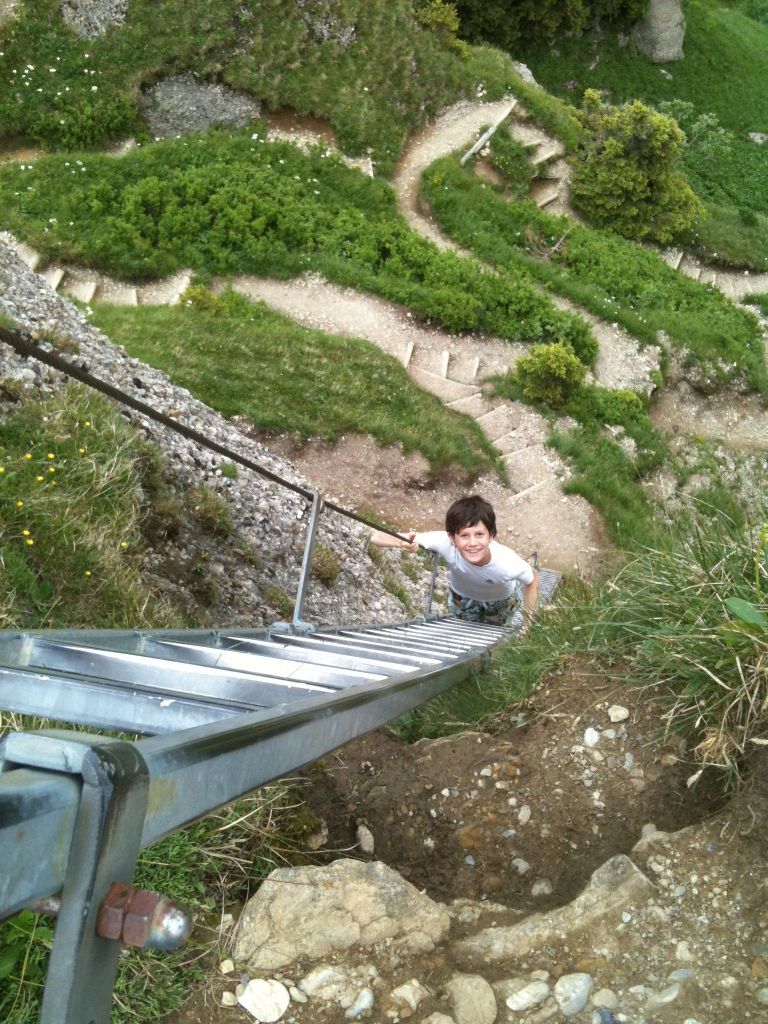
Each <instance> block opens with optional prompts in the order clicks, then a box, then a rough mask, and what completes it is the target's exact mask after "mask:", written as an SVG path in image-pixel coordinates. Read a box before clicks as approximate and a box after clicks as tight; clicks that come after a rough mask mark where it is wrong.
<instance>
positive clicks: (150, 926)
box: [96, 882, 192, 951]
mask: <svg viewBox="0 0 768 1024" xmlns="http://www.w3.org/2000/svg"><path fill="white" fill-rule="evenodd" d="M191 931H192V916H191V914H190V913H189V911H188V910H187V908H186V907H184V906H182V905H181V904H180V903H175V902H174V901H173V900H170V899H168V897H167V896H163V895H162V893H159V892H151V891H150V890H149V889H137V888H135V886H133V885H127V884H125V883H124V882H115V883H114V884H113V885H112V886H111V887H110V889H109V892H108V893H107V895H106V896H105V897H104V901H103V903H102V904H101V907H100V908H99V913H98V917H97V919H96V934H97V935H99V936H101V938H102V939H118V940H120V941H121V942H122V943H124V944H125V945H126V946H139V947H140V948H143V949H161V950H165V951H171V950H174V949H178V948H179V947H180V946H183V945H184V943H185V942H186V941H187V939H188V938H189V935H190V932H191Z"/></svg>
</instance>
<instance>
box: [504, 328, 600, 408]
mask: <svg viewBox="0 0 768 1024" xmlns="http://www.w3.org/2000/svg"><path fill="white" fill-rule="evenodd" d="M586 372H587V368H586V367H585V366H584V364H583V363H582V362H581V361H580V360H579V358H578V356H577V355H576V354H575V352H574V351H573V349H571V348H569V347H568V346H567V345H561V344H560V343H559V342H555V343H554V344H551V345H534V346H533V350H532V352H531V354H530V355H529V356H523V357H522V358H521V359H518V361H517V364H516V366H515V376H516V377H517V380H518V383H519V384H520V387H521V388H522V390H523V394H524V395H525V397H526V398H527V399H528V400H529V401H531V402H544V403H545V404H546V405H548V406H550V407H551V408H553V409H558V408H560V407H561V406H562V405H564V404H565V402H566V401H567V399H568V398H569V396H570V395H572V394H573V392H574V391H575V390H576V388H578V386H579V385H580V384H581V382H582V381H583V380H584V375H585V374H586Z"/></svg>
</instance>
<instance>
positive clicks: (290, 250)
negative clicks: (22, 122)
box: [0, 131, 594, 352]
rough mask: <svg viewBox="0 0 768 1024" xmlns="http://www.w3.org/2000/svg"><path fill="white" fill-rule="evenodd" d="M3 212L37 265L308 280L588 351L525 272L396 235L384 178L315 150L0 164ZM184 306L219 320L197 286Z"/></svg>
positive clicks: (228, 149)
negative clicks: (500, 270)
mask: <svg viewBox="0 0 768 1024" xmlns="http://www.w3.org/2000/svg"><path fill="white" fill-rule="evenodd" d="M81 156H82V155H81ZM83 168H84V170H83ZM5 202H7V206H8V209H9V211H10V212H9V214H8V220H7V223H8V227H9V228H12V229H13V230H15V231H17V232H18V233H19V234H21V235H24V236H25V237H26V238H28V239H29V240H30V241H31V242H32V243H33V244H35V245H36V246H38V247H39V248H41V249H42V250H44V251H45V253H46V255H49V256H51V257H52V258H56V259H60V258H61V254H62V252H63V251H66V252H67V253H68V254H69V258H70V259H71V260H73V261H76V262H84V263H87V264H88V265H91V266H98V267H100V268H102V269H104V270H105V271H107V272H111V273H113V274H115V275H117V276H121V277H128V278H133V279H144V280H146V279H148V278H155V277H162V276H165V275H166V274H169V273H172V272H173V271H175V270H179V269H181V268H184V267H191V268H193V269H194V270H195V271H196V272H197V273H201V274H209V275H212V274H234V273H255V274H264V275H269V276H280V277H291V276H294V275H296V274H299V273H303V272H305V271H309V270H315V271H317V272H319V273H322V274H323V275H325V276H326V277H328V278H331V279H333V280H335V281H337V282H339V283H341V284H345V285H351V286H354V287H356V288H360V289H366V290H369V291H373V292H375V293H376V294H379V295H382V296H384V297H385V298H387V299H390V300H392V301H395V302H400V303H403V304H405V305H408V306H410V308H412V309H413V310H414V311H415V312H417V313H419V314H421V315H422V316H423V317H428V318H430V319H432V320H434V321H436V322H437V323H442V324H445V325H446V326H447V327H448V328H449V329H452V330H462V331H465V330H477V329H479V330H483V331H486V332H488V333H490V334H494V335H496V336H498V337H504V338H508V339H510V340H532V341H563V342H570V343H571V344H572V345H573V347H574V349H575V350H576V351H579V352H581V351H582V350H583V349H584V347H585V346H588V345H589V344H590V340H589V331H588V329H587V328H586V326H585V325H584V323H583V322H582V321H580V320H578V318H577V317H574V316H573V315H572V314H569V313H562V312H560V311H559V310H557V309H555V308H554V307H553V305H552V303H551V302H550V301H549V299H548V298H547V297H546V296H544V295H542V294H540V293H539V292H538V290H537V289H536V288H535V287H534V286H533V285H532V284H531V282H530V281H529V280H527V279H526V278H525V277H524V276H522V275H517V276H516V277H514V278H512V277H505V278H504V279H503V280H500V279H499V278H498V276H495V275H492V274H489V273H488V272H487V271H486V270H485V268H483V267H481V266H479V265H478V264H477V263H475V262H474V261H473V260H469V259H466V258H465V257H462V256H459V255H457V254H456V253H453V252H444V251H441V250H439V249H438V248H437V247H436V246H435V245H433V244H432V243H431V242H429V241H427V240H426V239H424V238H421V237H419V236H418V235H417V234H416V233H415V232H413V231H412V230H411V229H410V228H409V227H408V226H407V225H406V223H405V222H404V220H403V219H402V218H401V217H400V215H399V214H398V213H397V210H396V206H395V199H394V194H393V192H392V190H391V189H390V188H389V186H388V185H387V184H386V183H385V182H383V181H381V180H379V179H376V180H371V179H369V178H366V177H365V176H364V175H362V174H360V173H359V172H357V171H355V170H351V169H350V168H348V167H346V166H345V165H344V164H343V162H342V161H341V159H340V158H339V157H337V156H335V155H332V156H329V155H328V154H327V152H326V150H325V149H324V148H321V147H315V148H313V149H312V150H311V152H310V153H309V154H303V153H301V152H300V151H299V150H298V149H297V148H296V147H295V146H292V145H290V144H287V143H274V144H269V143H266V142H264V140H263V139H262V138H261V136H260V135H259V134H258V133H256V132H251V131H239V132H232V133H224V132H211V133H208V134H206V135H202V136H195V137H189V138H187V139H184V140H173V141H170V140H169V141H167V142H164V143H158V144H156V145H154V146H151V147H147V148H145V149H142V150H139V151H137V152H135V153H132V154H129V155H128V156H126V157H124V158H123V159H121V160H114V159H111V158H109V157H105V156H101V157H97V156H91V157H88V158H87V159H81V158H80V157H75V156H74V155H72V156H70V157H63V156H55V157H48V158H44V159H41V160H38V161H36V162H35V163H34V164H33V165H31V166H30V167H29V169H26V167H25V169H23V170H22V169H21V167H19V166H9V167H3V168H0V204H2V203H5ZM185 301H187V302H191V303H192V305H193V306H194V305H195V304H197V307H198V308H199V307H200V304H201V303H202V304H203V305H204V306H206V307H207V308H209V309H210V310H211V311H212V312H213V311H214V310H219V311H221V307H220V305H219V304H218V300H217V299H216V297H215V296H211V295H210V294H209V293H207V292H205V291H204V290H201V286H199V285H193V286H192V287H191V288H190V289H188V291H187V294H186V297H185ZM591 343H592V344H594V343H593V342H591Z"/></svg>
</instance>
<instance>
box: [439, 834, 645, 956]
mask: <svg viewBox="0 0 768 1024" xmlns="http://www.w3.org/2000/svg"><path fill="white" fill-rule="evenodd" d="M652 892H653V884H652V882H651V881H650V880H649V879H648V878H646V876H645V875H644V874H643V873H642V872H641V871H640V870H639V869H638V868H636V867H635V865H634V864H633V863H632V861H631V860H630V859H629V857H626V856H624V855H623V854H619V855H618V856H616V857H611V859H610V860H608V861H606V863H605V864H603V865H602V867H599V868H598V869H597V870H596V871H595V872H594V873H593V875H592V878H591V879H590V881H589V884H588V885H587V887H586V888H585V889H584V891H583V892H582V893H580V894H579V895H578V896H577V897H576V899H575V900H574V901H573V902H572V903H570V904H568V906H565V907H560V908H558V909H557V910H552V911H549V912H548V913H545V914H532V915H531V916H530V917H527V918H526V919H525V920H524V921H521V922H520V924H516V925H512V926H510V927H496V928H493V927H492V928H485V929H483V930H482V931H480V932H478V933H477V934H476V935H473V936H470V937H469V938H467V939H463V940H461V941H460V942H457V943H456V944H455V946H454V949H455V951H456V952H457V954H458V955H459V956H462V957H465V958H466V959H467V960H468V961H469V962H471V963H476V962H477V963H484V962H488V961H497V960H503V959H506V958H507V957H524V956H527V955H528V953H529V952H530V950H532V949H536V948H538V947H540V946H543V945H544V944H545V943H553V944H557V945H559V944H560V943H563V942H567V941H568V935H569V934H571V933H574V932H577V931H579V932H581V931H583V930H584V929H587V928H590V927H592V926H594V925H596V924H598V923H600V922H601V921H603V920H604V919H605V918H609V917H613V916H618V915H619V914H620V913H621V912H622V910H624V909H625V908H626V907H627V906H629V905H630V904H632V903H636V902H639V901H643V900H644V899H645V898H646V897H647V896H649V895H650V894H651V893H652Z"/></svg>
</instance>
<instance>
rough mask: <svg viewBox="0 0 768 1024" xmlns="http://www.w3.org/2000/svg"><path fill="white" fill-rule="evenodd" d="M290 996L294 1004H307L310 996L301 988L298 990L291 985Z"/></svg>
mask: <svg viewBox="0 0 768 1024" xmlns="http://www.w3.org/2000/svg"><path fill="white" fill-rule="evenodd" d="M288 995H289V996H290V997H291V999H292V1000H293V1001H294V1003H306V1001H307V1000H308V998H309V996H307V995H305V993H304V992H302V991H301V989H300V988H296V986H295V985H290V986H289V988H288Z"/></svg>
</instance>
